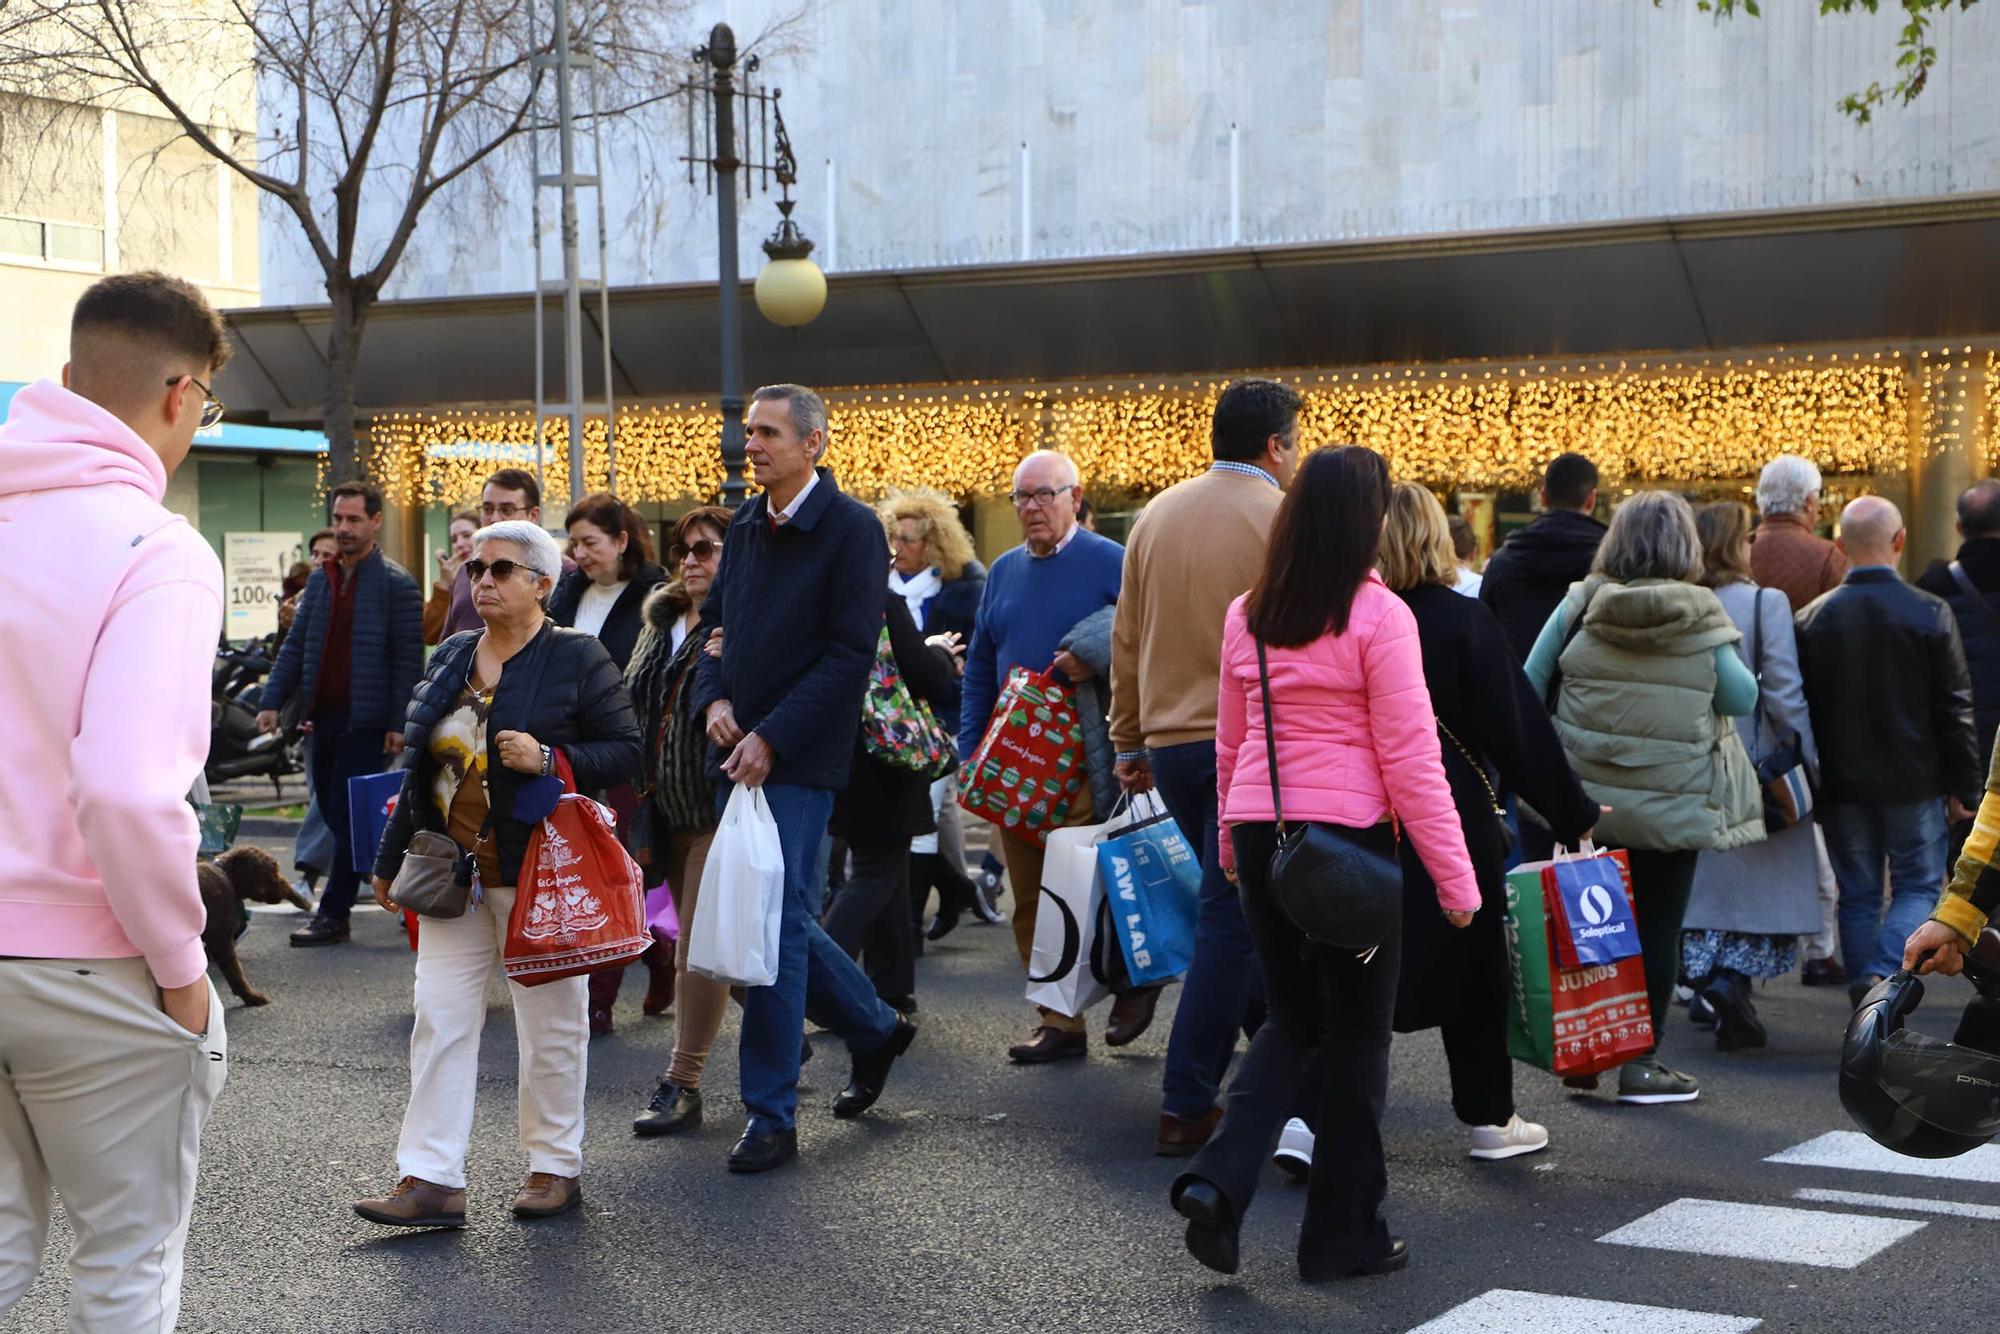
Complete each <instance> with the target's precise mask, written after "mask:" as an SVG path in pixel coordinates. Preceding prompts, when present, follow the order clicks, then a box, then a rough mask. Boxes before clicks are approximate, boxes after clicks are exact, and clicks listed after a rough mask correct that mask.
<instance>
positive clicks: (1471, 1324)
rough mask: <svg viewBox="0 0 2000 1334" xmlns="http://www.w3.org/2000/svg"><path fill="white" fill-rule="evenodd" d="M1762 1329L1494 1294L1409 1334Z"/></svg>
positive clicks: (1646, 1310)
mask: <svg viewBox="0 0 2000 1334" xmlns="http://www.w3.org/2000/svg"><path fill="white" fill-rule="evenodd" d="M1762 1323H1763V1322H1762V1321H1761V1320H1758V1319H1756V1318H1754V1317H1752V1316H1741V1315H1715V1314H1713V1313H1711V1312H1707V1311H1677V1310H1675V1309H1673V1308H1672V1307H1667V1306H1639V1305H1636V1304H1634V1303H1631V1302H1603V1301H1594V1300H1592V1299H1590V1298H1587V1297H1557V1296H1553V1295H1551V1294H1549V1293H1543V1292H1522V1291H1519V1290H1517V1289H1513V1288H1495V1289H1493V1290H1492V1291H1491V1292H1485V1293H1481V1294H1480V1295H1479V1296H1477V1297H1474V1298H1473V1299H1472V1300H1471V1301H1469V1302H1466V1303H1464V1304H1463V1305H1460V1306H1454V1307H1453V1308H1452V1309H1451V1310H1449V1311H1446V1312H1445V1313H1444V1314H1443V1315H1441V1316H1439V1317H1438V1318H1437V1319H1435V1320H1430V1321H1426V1322H1425V1323H1424V1324H1421V1325H1418V1326H1417V1327H1416V1328H1415V1329H1413V1330H1411V1331H1410V1334H1742V1331H1744V1330H1752V1329H1756V1328H1757V1327H1758V1326H1759V1325H1761V1324H1762Z"/></svg>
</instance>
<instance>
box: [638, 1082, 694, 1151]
mask: <svg viewBox="0 0 2000 1334" xmlns="http://www.w3.org/2000/svg"><path fill="white" fill-rule="evenodd" d="M700 1125H701V1090H700V1089H689V1088H682V1087H681V1086H680V1085H679V1084H676V1083H674V1082H672V1081H671V1080H666V1079H663V1080H661V1081H660V1087H659V1088H658V1089H656V1090H654V1093H653V1100H652V1101H651V1102H649V1103H647V1104H646V1110H645V1111H643V1112H641V1113H639V1114H638V1115H637V1116H635V1117H633V1118H632V1133H633V1134H635V1135H645V1136H648V1137H650V1136H653V1135H678V1134H680V1133H681V1132H682V1131H684V1130H694V1129H696V1128H698V1127H699V1126H700Z"/></svg>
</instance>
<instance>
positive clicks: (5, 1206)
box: [0, 959, 229, 1334]
mask: <svg viewBox="0 0 2000 1334" xmlns="http://www.w3.org/2000/svg"><path fill="white" fill-rule="evenodd" d="M208 1015H209V1019H208V1033H207V1035H206V1036H204V1037H196V1036H195V1035H194V1034H192V1033H189V1032H188V1031H187V1030H185V1029H183V1028H182V1027H180V1025H178V1024H176V1023H175V1022H174V1021H173V1020H171V1019H169V1018H167V1016H166V1014H165V1013H164V1012H163V1011H162V1010H161V1009H160V993H159V989H158V988H157V987H156V986H155V985H154V984H153V977H152V974H151V973H150V972H148V971H147V968H146V963H145V960H143V959H5V960H0V1316H4V1315H5V1313H6V1311H7V1309H8V1308H9V1307H10V1306H12V1305H13V1304H14V1303H15V1302H16V1301H18V1300H20V1297H21V1294H22V1293H24V1292H26V1291H27V1289H28V1285H29V1284H30V1283H31V1282H33V1281H34V1278H35V1273H36V1271H37V1270H38V1269H40V1267H41V1260H42V1250H43V1248H44V1246H46V1244H47V1242H48V1231H49V1213H50V1210H49V1204H50V1192H51V1191H52V1190H53V1191H54V1192H56V1193H58V1194H60V1195H61V1196H62V1201H63V1209H64V1211H65V1212H66V1213H67V1214H68V1215H69V1221H70V1228H71V1230H72V1231H73V1232H74V1233H75V1234H76V1245H75V1248H74V1249H73V1250H71V1252H70V1257H69V1270H70V1299H69V1327H70V1329H71V1330H72V1331H73V1332H75V1334H155V1332H157V1334H169V1331H171V1330H172V1329H173V1328H174V1324H175V1322H176V1321H177V1320H178V1319H179V1317H180V1309H181V1260H182V1253H183V1251H184V1250H185V1248H186V1245H187V1233H188V1220H189V1218H190V1217H191V1216H192V1214H193V1212H194V1187H195V1171H196V1168H197V1167H198V1165H199V1163H200V1160H201V1130H202V1126H203V1125H204V1124H205V1123H206V1122H207V1120H208V1113H209V1109H210V1107H212V1106H213V1105H214V1103H215V1095H216V1094H217V1093H219V1092H220V1091H221V1089H222V1081H223V1078H224V1076H225V1075H226V1074H227V1073H228V1068H229V1060H228V1058H229V1041H228V1036H227V1034H226V1032H225V1030H224V1026H223V1019H222V998H221V997H219V996H217V995H215V994H214V988H213V987H211V988H210V995H209V1008H208Z"/></svg>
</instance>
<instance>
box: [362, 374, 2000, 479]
mask: <svg viewBox="0 0 2000 1334" xmlns="http://www.w3.org/2000/svg"><path fill="white" fill-rule="evenodd" d="M1913 371H1914V373H1913ZM1982 373H1983V375H1984V377H1985V380H1986V383H1987V385H1988V386H1993V385H1994V383H1995V381H1996V380H2000V356H1996V354H1995V353H1994V352H1991V351H1988V352H1985V353H1984V356H1983V359H1978V360H1976V359H1975V358H1974V356H1973V354H1972V352H1971V349H1970V348H1968V349H1966V350H1965V351H1964V352H1963V353H1961V352H1959V350H1958V349H1956V348H1953V349H1947V350H1945V351H1944V352H1941V353H1940V354H1939V355H1937V356H1932V355H1930V354H1928V353H1925V354H1922V355H1921V356H1920V357H1919V359H1918V365H1917V366H1916V367H1915V368H1912V367H1911V366H1910V365H1909V364H1908V363H1907V362H1906V361H1905V360H1904V358H1903V357H1902V356H1901V355H1900V354H1898V353H1893V352H1890V353H1882V352H1864V353H1859V354H1855V353H1848V354H1844V355H1843V354H1838V353H1835V354H1831V355H1818V354H1807V355H1803V356H1801V355H1796V354H1794V355H1789V356H1788V355H1786V354H1782V353H1779V354H1773V355H1766V356H1759V357H1755V358H1728V359H1724V360H1722V361H1720V362H1716V363H1699V362H1698V363H1652V364H1633V365H1627V364H1626V363H1624V362H1616V363H1613V362H1597V363H1581V364H1568V365H1565V364H1532V365H1531V364H1521V365H1513V366H1485V365H1470V366H1450V367H1431V368H1417V367H1408V368H1396V369H1377V370H1372V371H1344V372H1309V373H1296V374H1291V373H1288V374H1282V375H1280V376H1278V377H1277V378H1280V379H1283V380H1285V381H1286V382H1287V383H1290V384H1292V385H1294V386H1295V387H1296V388H1298V390H1299V391H1300V393H1301V395H1302V397H1303V398H1304V400H1305V410H1304V413H1303V418H1302V426H1301V430H1302V436H1303V439H1304V440H1305V442H1306V444H1307V445H1308V447H1318V446H1321V445H1327V444H1335V443H1347V442H1352V443H1357V444H1363V445H1367V446H1369V447H1370V448H1372V449H1375V450H1377V451H1379V452H1380V453H1382V454H1383V455H1385V456H1386V457H1387V458H1388V459H1389V461H1390V466H1391V468H1392V469H1393V471H1394V472H1395V475H1396V476H1398V477H1399V478H1407V479H1410V480H1413V481H1419V482H1423V483H1425V484H1427V485H1431V486H1434V487H1438V488H1440V489H1444V490H1453V489H1457V490H1519V489H1526V488H1529V487H1532V485H1533V484H1534V482H1535V480H1536V479H1537V478H1538V477H1539V475H1540V472H1541V470H1542V468H1543V467H1544V466H1545V465H1546V463H1547V461H1548V460H1549V459H1550V458H1552V457H1554V456H1555V455H1556V454H1558V453H1562V452H1564V451H1566V450H1577V451H1580V452H1583V453H1585V454H1588V455H1590V457H1591V458H1592V459H1594V460H1595V461H1596V462H1597V464H1598V467H1599V468H1600V470H1601V471H1602V472H1603V474H1604V475H1605V476H1606V477H1607V479H1621V480H1624V481H1628V482H1654V481H1676V480H1699V479H1723V478H1745V477H1750V476H1754V475H1755V474H1756V472H1757V471H1758V469H1759V468H1761V467H1762V465H1763V464H1764V462H1766V461H1767V460H1769V459H1770V458H1771V457H1772V456H1773V455H1774V454H1778V453H1795V454H1801V455H1804V456H1805V457H1807V458H1810V459H1812V460H1814V461H1815V462H1816V463H1818V464H1819V466H1820V468H1821V470H1822V471H1823V472H1825V473H1826V474H1827V475H1829V476H1830V477H1831V476H1866V475H1881V474H1897V473H1902V472H1904V471H1906V470H1907V469H1908V468H1909V467H1910V466H1911V464H1912V455H1911V439H1912V433H1913V430H1914V431H1915V432H1916V433H1917V438H1919V439H1921V440H1922V441H1923V442H1924V443H1923V449H1924V451H1925V453H1926V456H1927V457H1928V456H1929V455H1930V454H1934V453H1936V452H1938V451H1941V450H1944V449H1948V448H1951V447H1953V446H1954V445H1955V443H1956V442H1957V441H1958V440H1959V439H1960V438H1961V437H1962V434H1963V432H1965V431H1967V430H1971V431H1974V432H1975V433H1976V435H1977V438H1978V443H1979V445H1980V447H1982V448H1983V449H1984V450H1986V451H1987V452H1988V453H1989V454H1990V453H1992V452H1994V451H1996V450H2000V440H1996V439H1995V432H1994V431H1993V430H1992V429H1991V421H1992V417H1991V414H1990V412H1987V411H1981V412H1980V413H1978V414H1977V417H1976V420H1972V421H1967V420H1963V417H1964V414H1965V412H1966V410H1967V405H1966V404H1965V402H1964V401H1963V399H1962V397H1959V398H1954V397H1952V396H1951V395H1950V394H1949V393H1947V389H1948V386H1947V385H1946V383H1945V381H1946V379H1947V378H1948V377H1950V376H1953V375H1968V376H1969V375H1975V374H1982ZM1225 383H1227V381H1226V380H1224V379H1219V378H1206V377H1204V378H1202V379H1199V380H1181V381H1161V382H1157V383H1153V384H1147V383H1138V384H1131V383H1119V382H1115V381H1114V382H1111V383H1102V382H1093V383H1088V384H1081V383H1078V384H1061V385H1041V386H1011V387H1008V386H1001V387H995V386H982V385H974V386H971V387H959V388H951V389H939V390H929V391H911V390H907V389H906V390H897V389H893V388H891V389H868V390H845V391H834V392H830V393H829V394H828V395H827V398H828V412H829V418H830V423H831V427H832V430H831V436H832V441H831V446H830V448H829V452H828V459H829V462H830V463H831V464H832V465H833V467H834V468H835V469H836V471H837V472H838V473H839V475H840V478H841V481H842V484H843V486H845V487H847V488H848V489H849V490H851V491H853V492H854V493H856V494H858V495H862V496H874V495H879V494H880V493H881V492H882V491H884V490H886V489H888V488H890V487H900V486H929V487H935V488H938V489H941V490H945V491H948V492H950V493H952V494H954V495H959V496H967V497H969V496H975V495H996V494H999V493H1002V492H1004V491H1005V490H1006V488H1007V486H1008V485H1009V481H1010V478H1011V474H1012V470H1013V467H1014V464H1015V462H1016V461H1018V460H1019V459H1020V458H1021V457H1022V455H1024V454H1026V453H1027V452H1028V451H1030V450H1032V449H1034V448H1037V447H1042V446H1046V447H1052V448H1057V449H1061V450H1063V451H1065V452H1066V453H1068V454H1070V455H1071V456H1072V457H1073V458H1074V459H1075V460H1076V462H1077V465H1078V468H1079V470H1080V471H1081V473H1082V474H1083V476H1084V478H1085V481H1086V484H1087V486H1088V487H1089V489H1090V490H1092V491H1093V492H1096V493H1098V494H1101V495H1120V496H1145V495H1150V494H1152V493H1154V492H1157V491H1159V490H1161V489H1163V488H1164V487H1167V486H1170V485H1172V484H1173V483H1174V482H1177V481H1180V480H1182V479H1183V478H1186V477H1190V476H1193V475H1195V474H1196V473H1198V472H1200V471H1201V470H1202V469H1203V468H1205V467H1207V466H1208V462H1209V457H1210V455H1209V438H1208V436H1209V419H1210V416H1211V414H1212V412H1213V410H1214V406H1215V400H1216V397H1217V395H1218V394H1219V393H1220V392H1221V389H1222V387H1223V385H1224V384H1225ZM1986 398H1987V399H1988V400H1989V401H1991V399H1992V392H1991V389H1990V388H1989V392H1988V394H1987V395H1986ZM1945 399H1950V400H1951V401H1950V402H1949V403H1946V402H1944V401H1943V400H1945ZM1913 400H1919V401H1920V403H1921V410H1920V411H1919V412H1917V413H1916V414H1915V422H1914V424H1913V414H1912V407H1913ZM1939 413H1944V414H1946V415H1945V416H1943V417H1939V416H1938V415H1937V414H1939ZM720 429H721V421H720V417H719V416H718V415H716V414H715V413H714V412H713V411H712V410H711V409H710V408H708V407H707V406H706V405H704V404H699V403H680V404H664V405H658V406H648V407H634V408H629V409H623V410H621V411H620V412H619V414H618V438H617V445H618V450H617V453H618V490H619V492H620V493H621V494H622V495H624V496H625V497H626V498H627V499H630V500H633V501H635V502H642V503H643V502H649V501H659V502H673V501H677V500H681V499H685V498H689V497H694V496H712V495H714V494H715V493H716V492H717V491H718V490H719V489H720V486H721V483H722V464H721V459H720V457H719V455H718V452H717V440H718V438H719V435H720ZM586 430H587V435H586V439H585V446H584V454H585V470H586V476H585V481H586V486H587V488H588V489H598V488H602V487H604V486H605V485H606V482H607V474H608V464H609V452H608V450H607V449H606V443H605V438H604V422H603V420H602V419H601V418H599V419H593V420H591V421H590V422H589V423H588V424H587V426H586ZM534 433H535V427H534V418H533V416H532V414H530V413H527V412H510V411H502V410H492V411H444V412H437V413H396V414H389V415H385V416H383V417H379V418H377V419H376V420H375V422H374V424H373V427H372V430H371V432H370V436H371V441H372V445H373V455H372V460H371V465H370V474H371V476H373V477H374V478H375V479H376V480H377V481H378V482H379V483H380V484H381V485H382V486H383V488H384V490H385V491H386V492H387V493H389V494H390V495H391V496H392V497H394V498H396V499H398V500H402V499H413V500H416V501H418V502H419V503H421V504H426V505H432V504H456V503H459V502H461V501H463V500H464V499H466V498H468V497H470V496H472V495H474V494H476V492H477V490H478V487H479V485H480V482H481V481H482V480H483V479H484V478H485V477H486V475H487V474H489V473H490V472H492V471H493V470H494V469H496V468H499V467H505V466H510V465H511V466H518V467H525V468H530V469H532V468H533V467H534V458H535V455H534ZM545 433H546V439H545V453H544V460H543V462H544V475H545V483H544V484H545V487H546V489H547V490H548V491H549V492H550V494H555V495H561V494H564V493H565V492H566V491H567V490H568V462H569V460H568V452H569V450H568V437H567V424H566V423H565V422H564V421H562V420H560V419H557V420H551V421H549V422H548V423H547V424H546V426H545Z"/></svg>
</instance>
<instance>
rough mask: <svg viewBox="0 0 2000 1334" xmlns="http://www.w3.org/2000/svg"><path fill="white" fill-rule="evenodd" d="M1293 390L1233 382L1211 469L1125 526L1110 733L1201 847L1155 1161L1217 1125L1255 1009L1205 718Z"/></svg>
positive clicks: (1289, 456) (1278, 485)
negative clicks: (1228, 875) (1240, 1038)
mask: <svg viewBox="0 0 2000 1334" xmlns="http://www.w3.org/2000/svg"><path fill="white" fill-rule="evenodd" d="M1300 406H1301V404H1300V401H1299V396H1298V394H1296V393H1295V392H1293V391H1292V389H1290V388H1289V387H1288V386H1286V385H1282V384H1279V383H1277V382H1276V381H1275V380H1238V381H1236V382H1235V383H1234V384H1231V385H1230V386H1229V387H1228V388H1226V389H1224V390H1223V391H1222V396H1221V398H1219V399H1218V400H1217V401H1216V405H1215V418H1214V422H1213V424H1212V426H1211V428H1210V443H1211V446H1212V448H1213V450H1214V455H1215V462H1214V464H1213V465H1212V466H1211V467H1210V468H1209V470H1208V471H1207V472H1205V473H1203V474H1202V475H1201V476H1199V477H1195V478H1190V479H1189V480H1188V481H1185V482H1181V483H1179V484H1178V485H1175V486H1171V487H1169V488H1167V489H1166V490H1165V491H1163V492H1161V493H1160V494H1159V495H1158V496H1155V497H1154V498H1153V501H1152V503H1151V504H1149V505H1147V506H1146V510H1145V512H1144V513H1143V514H1141V515H1140V516H1139V521H1138V522H1137V523H1136V524H1134V525H1133V528H1132V536H1131V540H1130V542H1128V543H1127V545H1126V547H1125V571H1124V577H1123V581H1122V590H1121V592H1120V594H1119V597H1118V613H1117V620H1116V621H1115V623H1114V625H1113V628H1112V639H1111V741H1112V744H1113V745H1114V746H1116V747H1117V749H1118V777H1119V780H1120V782H1122V783H1123V784H1124V786H1125V788H1126V790H1127V791H1130V792H1144V791H1147V790H1149V789H1152V788H1155V787H1157V788H1158V790H1159V793H1160V797H1161V799H1162V800H1163V801H1164V802H1165V803H1166V807H1167V812H1168V814H1170V815H1172V816H1173V818H1174V822H1175V823H1176V824H1178V825H1179V826H1180V828H1181V831H1182V833H1183V834H1184V835H1185V836H1186V837H1187V840H1188V842H1189V844H1190V845H1192V846H1193V847H1195V848H1198V849H1200V851H1201V873H1202V880H1201V898H1200V905H1199V908H1198V914H1197V917H1196V920H1195V938H1194V962H1193V964H1192V966H1190V967H1189V969H1188V972H1187V977H1186V979H1185V980H1184V981H1183V983H1182V987H1181V1003H1180V1009H1179V1010H1178V1011H1176V1013H1175V1016H1174V1031H1173V1034H1172V1036H1171V1037H1170V1038H1169V1040H1168V1042H1167V1061H1166V1070H1165V1079H1164V1081H1163V1084H1164V1087H1163V1090H1162V1092H1163V1099H1162V1104H1163V1105H1162V1109H1161V1112H1160V1129H1159V1135H1158V1138H1157V1139H1156V1141H1155V1145H1154V1147H1155V1148H1156V1149H1157V1151H1158V1152H1160V1153H1161V1154H1163V1155H1166V1156H1169V1157H1180V1156H1185V1155H1187V1154H1191V1153H1193V1152H1194V1151H1195V1150H1196V1149H1199V1148H1200V1147H1201V1146H1202V1144H1203V1143H1204V1142H1205V1141H1206V1140H1207V1139H1208V1136H1209V1133H1210V1132H1211V1131H1212V1130H1213V1129H1214V1128H1215V1124H1216V1122H1217V1121H1218V1120H1220V1119H1221V1115H1222V1109H1221V1108H1220V1107H1218V1106H1217V1105H1216V1093H1217V1090H1218V1088H1219V1086H1220V1085H1221V1082H1222V1077H1223V1073H1224V1072H1225V1071H1226V1070H1227V1069H1228V1068H1229V1058H1230V1055H1231V1053H1233V1052H1234V1051H1235V1049H1236V1035H1237V1033H1238V1032H1239V1031H1245V1032H1247V1031H1248V1030H1249V1028H1251V1027H1254V1020H1255V1019H1256V1018H1258V1017H1260V1016H1261V1015H1262V1013H1263V987H1262V984H1261V975H1260V973H1259V971H1258V967H1257V954H1256V951H1255V950H1254V949H1253V948H1252V947H1251V944H1250V931H1249V928H1248V927H1246V926H1245V925H1244V923H1243V910H1242V908H1241V907H1239V906H1238V903H1237V899H1236V889H1235V887H1234V886H1233V885H1231V884H1230V883H1229V882H1228V881H1227V880H1226V879H1224V878H1223V875H1222V866H1221V862H1220V861H1219V860H1218V850H1219V845H1218V839H1220V838H1223V837H1227V835H1226V834H1224V833H1222V832H1221V831H1219V830H1218V827H1217V824H1216V794H1215V712H1216V696H1217V678H1218V676H1219V675H1220V672H1221V662H1222V623H1223V621H1224V620H1225V619H1227V617H1228V614H1229V604H1230V603H1231V602H1233V601H1235V600H1236V599H1237V598H1238V597H1240V596H1242V595H1243V594H1244V593H1247V592H1249V591H1250V586H1251V585H1252V584H1254V583H1256V582H1257V578H1258V575H1259V574H1260V573H1262V571H1263V568H1264V551H1265V548H1266V546H1267V545H1268V544H1269V542H1270V536H1271V527H1272V525H1273V523H1275V522H1276V520H1277V517H1278V506H1279V504H1280V502H1281V500H1282V498H1283V495H1284V487H1285V484H1286V483H1287V482H1289V481H1290V480H1291V477H1292V470H1293V468H1294V467H1295V466H1296V465H1297V462H1298V456H1299V408H1300Z"/></svg>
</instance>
